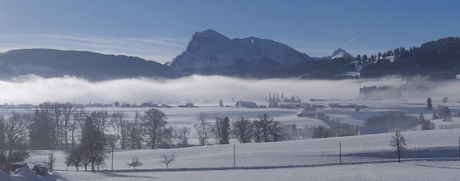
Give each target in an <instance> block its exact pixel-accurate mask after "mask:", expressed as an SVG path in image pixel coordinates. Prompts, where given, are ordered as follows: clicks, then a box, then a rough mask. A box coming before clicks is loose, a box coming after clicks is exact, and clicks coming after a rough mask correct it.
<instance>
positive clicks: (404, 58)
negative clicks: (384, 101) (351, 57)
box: [361, 37, 460, 79]
mask: <svg viewBox="0 0 460 181" xmlns="http://www.w3.org/2000/svg"><path fill="white" fill-rule="evenodd" d="M459 50H460V38H458V37H455V38H454V37H449V38H444V39H440V40H437V41H432V42H428V43H424V44H422V45H421V46H420V47H411V48H410V49H409V50H406V49H405V48H404V47H401V48H396V49H394V50H390V51H388V52H385V53H384V54H382V56H380V55H379V56H378V57H379V58H378V59H377V60H376V61H367V60H362V62H363V64H364V65H365V66H364V67H363V69H362V70H361V77H362V78H375V77H380V76H383V75H402V76H403V77H405V76H409V77H410V76H415V75H426V76H428V75H430V76H431V78H432V79H453V78H455V75H456V74H460V61H459V59H460V51H459ZM388 56H393V57H394V61H393V62H391V61H390V60H389V59H386V58H387V57H388Z"/></svg>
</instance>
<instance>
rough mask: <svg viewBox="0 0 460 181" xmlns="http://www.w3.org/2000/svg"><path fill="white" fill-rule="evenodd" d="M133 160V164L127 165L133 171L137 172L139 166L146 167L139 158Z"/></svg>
mask: <svg viewBox="0 0 460 181" xmlns="http://www.w3.org/2000/svg"><path fill="white" fill-rule="evenodd" d="M131 159H132V162H131V163H127V165H128V166H130V167H133V170H136V167H138V166H142V165H144V164H143V163H142V162H140V161H139V158H138V157H137V156H136V157H132V158H131Z"/></svg>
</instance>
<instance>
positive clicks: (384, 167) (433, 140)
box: [0, 81, 460, 181]
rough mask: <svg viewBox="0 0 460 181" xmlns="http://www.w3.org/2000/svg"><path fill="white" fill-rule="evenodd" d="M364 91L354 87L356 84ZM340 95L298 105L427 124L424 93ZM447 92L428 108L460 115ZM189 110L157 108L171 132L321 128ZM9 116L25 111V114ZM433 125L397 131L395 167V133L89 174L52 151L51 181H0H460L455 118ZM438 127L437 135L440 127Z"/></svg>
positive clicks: (121, 160) (185, 151)
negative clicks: (227, 122)
mask: <svg viewBox="0 0 460 181" xmlns="http://www.w3.org/2000/svg"><path fill="white" fill-rule="evenodd" d="M346 82H347V81H343V82H342V83H346ZM313 83H314V82H313ZM452 84H454V83H452ZM456 84H457V83H455V85H456ZM327 85H328V86H326V87H329V84H327ZM331 85H332V83H331ZM363 85H364V84H359V86H363ZM372 85H373V84H372ZM382 85H385V84H384V83H382ZM310 87H311V86H310ZM323 87H324V86H323ZM312 89H313V88H312ZM315 89H318V88H315ZM334 89H337V88H336V87H335V88H334ZM296 90H297V89H296ZM299 90H301V89H299ZM319 90H321V91H325V90H331V89H324V90H323V89H319ZM347 90H349V89H340V90H338V89H337V90H334V92H333V94H334V95H337V97H346V98H344V99H343V100H337V99H331V100H328V101H318V102H308V101H307V100H308V99H305V98H303V97H302V99H303V100H304V102H308V103H310V104H314V105H324V106H326V108H321V109H318V111H321V112H324V113H325V114H326V115H327V116H329V117H330V118H331V119H335V120H337V121H340V122H342V123H349V124H352V125H356V126H362V125H363V123H364V120H365V119H366V118H368V117H371V116H378V115H381V114H382V113H383V112H386V111H404V112H405V113H406V114H407V115H410V116H419V115H420V114H423V116H424V117H425V119H426V120H431V118H432V114H433V110H427V109H426V98H427V97H428V96H425V95H424V96H423V97H419V98H418V99H409V100H367V101H365V100H358V99H356V97H355V98H354V99H348V97H350V96H349V95H351V94H352V93H350V92H347ZM350 90H351V89H350ZM353 90H354V91H357V90H356V89H353ZM454 90H456V89H453V88H452V87H450V88H442V87H441V88H439V89H438V91H437V92H438V93H439V94H433V95H435V96H436V97H435V96H432V94H430V96H431V98H432V99H433V108H436V107H437V106H438V105H444V106H448V108H449V109H450V111H451V112H452V113H458V112H460V103H458V102H457V101H459V100H460V97H458V93H453V92H454ZM264 91H265V90H264ZM326 92H327V91H326ZM441 93H442V94H441ZM444 93H445V94H444ZM449 93H451V94H449ZM331 94H332V93H331ZM342 94H343V95H346V96H342ZM318 95H322V94H319V93H318V94H311V95H310V94H308V95H307V94H306V95H304V97H307V96H309V98H315V99H321V98H325V97H326V98H327V97H329V98H330V97H331V96H327V95H325V96H324V97H321V96H318ZM353 95H355V93H353ZM443 96H449V99H450V102H448V103H442V102H441V98H442V97H443ZM351 97H353V96H351ZM219 99H220V98H219ZM260 100H263V99H259V102H257V104H258V105H266V103H264V102H260ZM247 101H250V100H247ZM224 104H226V105H230V106H232V105H234V103H231V102H224ZM329 104H339V105H349V104H355V105H365V106H366V107H364V108H361V109H360V110H359V111H356V110H355V109H354V108H331V107H327V106H328V105H329ZM196 105H197V106H198V108H179V107H177V105H172V106H173V108H159V109H160V110H162V111H163V112H165V114H166V116H167V118H168V119H167V121H168V123H169V126H173V127H174V126H176V127H178V128H179V127H182V126H187V127H191V126H192V125H193V124H194V123H196V122H197V118H196V116H197V115H198V114H199V113H201V112H203V113H205V114H207V119H208V121H209V122H212V123H214V119H215V118H216V117H226V116H228V117H229V118H230V119H233V118H238V117H241V116H243V117H245V118H249V119H250V120H251V121H254V120H257V119H258V118H257V116H258V115H261V114H263V113H267V114H268V115H269V116H271V117H272V118H274V120H276V121H280V122H281V123H283V124H285V125H287V124H293V123H295V124H296V126H297V128H303V127H305V126H317V125H326V124H325V123H324V122H323V121H321V120H319V119H314V118H299V117H297V115H296V114H297V113H298V112H300V111H301V109H281V108H252V109H251V108H236V107H218V106H217V105H218V104H217V103H215V104H214V103H211V104H209V103H207V104H199V103H196ZM101 109H104V110H107V111H108V112H109V113H113V112H116V111H123V112H124V113H127V114H128V115H130V116H133V115H134V113H135V112H136V111H139V112H140V113H143V112H144V111H145V110H147V109H148V108H87V109H86V110H87V111H90V112H91V111H99V110H101ZM15 111H18V112H32V110H15ZM10 112H11V110H0V114H1V115H4V116H8V114H10ZM433 122H434V123H435V124H436V130H431V131H419V130H420V129H413V130H412V131H405V132H403V133H402V134H403V135H404V137H405V138H406V139H407V144H408V150H407V151H406V153H405V156H404V157H403V159H402V161H403V162H402V163H401V164H398V163H395V162H396V160H397V157H396V153H395V152H394V151H393V148H391V147H390V146H389V141H390V139H391V136H392V135H393V134H394V133H384V134H376V135H365V136H350V137H336V138H325V139H304V140H292V141H285V142H276V143H249V144H238V143H236V142H235V141H233V142H232V143H231V144H230V145H211V146H204V147H200V146H192V147H189V148H181V149H155V150H151V149H142V150H119V149H116V150H115V153H114V163H113V168H114V170H113V171H112V170H111V165H112V162H111V160H110V156H109V158H107V159H106V166H105V167H102V168H100V170H99V171H96V172H89V171H87V172H85V171H82V170H84V168H80V171H76V170H75V168H73V167H69V168H67V167H66V166H65V164H64V160H65V155H66V153H65V152H64V151H53V152H54V154H55V156H56V157H57V164H56V171H54V172H52V173H51V175H49V176H45V177H40V176H36V175H35V174H33V173H32V172H30V171H29V170H18V171H16V172H14V173H12V174H11V175H8V174H6V173H3V172H0V180H1V181H3V180H18V179H19V180H64V181H66V180H68V181H72V180H128V181H129V180H133V181H134V180H135V181H140V180H459V178H457V177H458V171H459V170H460V164H459V161H460V159H459V138H460V131H459V130H460V129H458V128H460V118H458V117H453V118H452V122H444V121H442V120H441V119H437V120H433ZM441 127H442V128H443V129H440V128H441ZM445 128H449V129H445ZM453 128H455V129H453ZM192 130H193V129H192ZM107 132H109V133H110V132H111V131H110V130H108V131H107ZM193 136H194V135H193V134H192V137H193ZM192 141H193V138H192ZM339 144H341V146H342V147H341V153H342V157H341V162H342V163H339V160H340V157H339V155H340V151H339ZM234 148H235V152H234ZM49 152H50V151H31V157H30V158H29V160H27V161H28V162H39V161H42V160H46V159H47V157H48V154H49ZM172 153H176V154H178V158H177V160H176V161H175V162H174V163H173V164H171V165H169V169H165V165H164V164H162V163H159V161H160V159H161V156H162V155H165V154H172ZM234 154H235V156H236V157H235V158H236V159H235V166H236V167H235V168H234ZM135 156H136V157H139V158H140V161H141V162H143V164H144V165H143V166H140V167H138V168H136V170H132V168H130V167H128V166H127V163H128V162H130V161H131V158H132V157H135Z"/></svg>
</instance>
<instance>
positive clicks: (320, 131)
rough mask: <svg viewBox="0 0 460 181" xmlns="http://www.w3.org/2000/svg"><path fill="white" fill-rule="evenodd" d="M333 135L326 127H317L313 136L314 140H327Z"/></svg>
mask: <svg viewBox="0 0 460 181" xmlns="http://www.w3.org/2000/svg"><path fill="white" fill-rule="evenodd" d="M331 135H332V133H331V132H330V131H329V129H327V128H325V127H324V126H317V127H315V128H314V129H313V135H312V138H313V139H315V138H327V137H330V136H331Z"/></svg>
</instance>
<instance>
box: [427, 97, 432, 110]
mask: <svg viewBox="0 0 460 181" xmlns="http://www.w3.org/2000/svg"><path fill="white" fill-rule="evenodd" d="M426 104H427V109H428V110H431V109H433V105H432V104H431V98H430V97H429V98H428V99H427V100H426Z"/></svg>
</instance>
